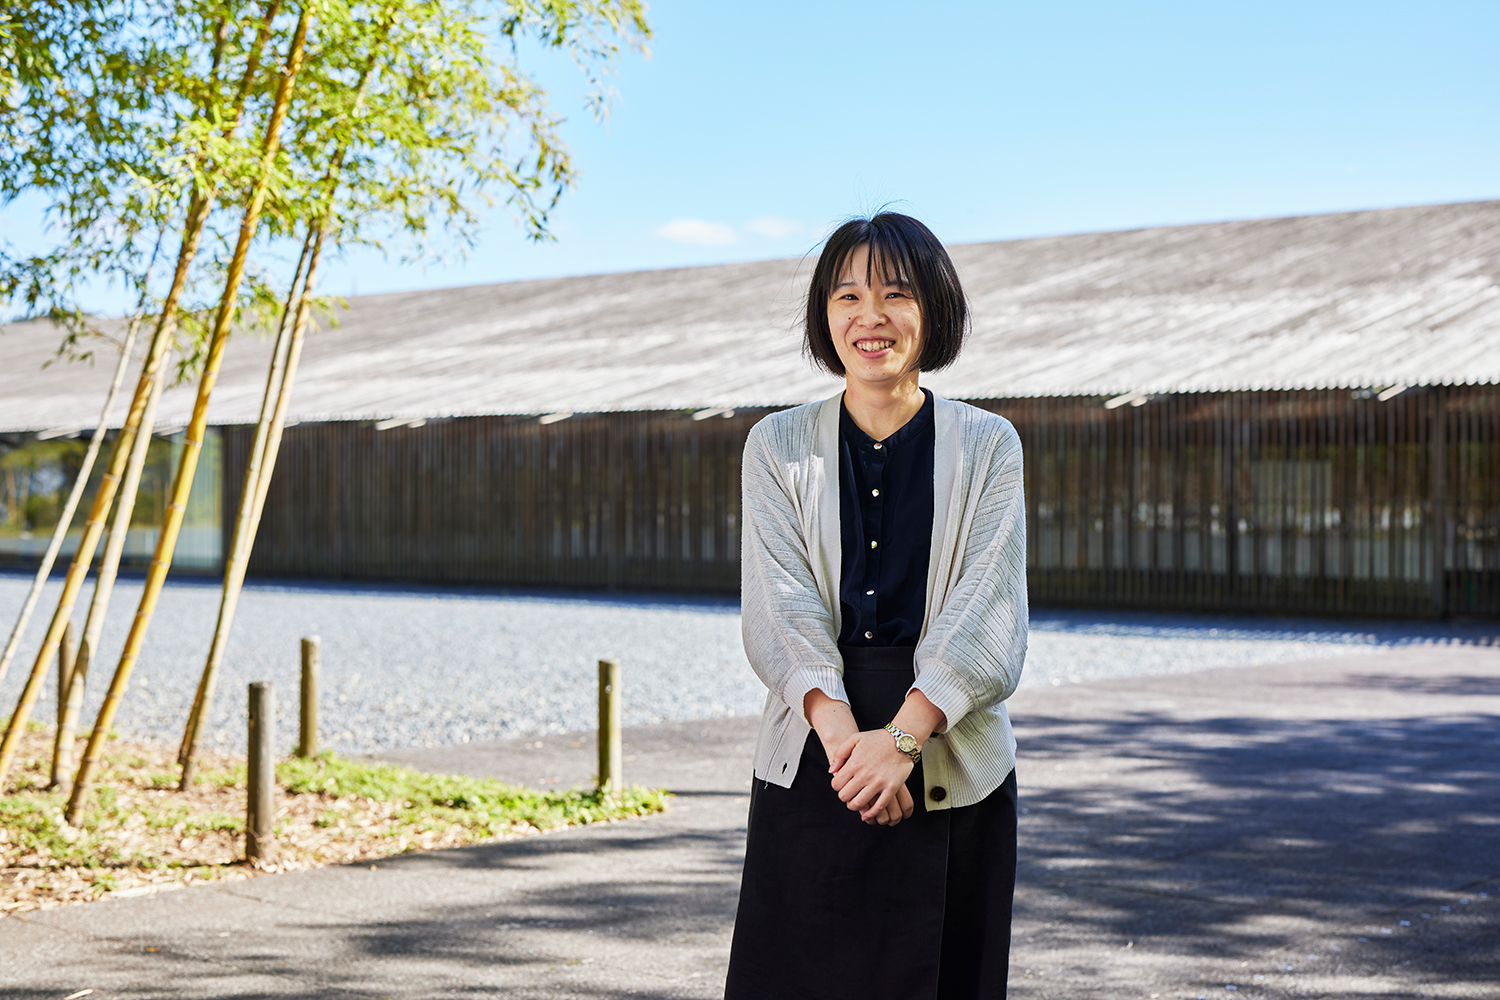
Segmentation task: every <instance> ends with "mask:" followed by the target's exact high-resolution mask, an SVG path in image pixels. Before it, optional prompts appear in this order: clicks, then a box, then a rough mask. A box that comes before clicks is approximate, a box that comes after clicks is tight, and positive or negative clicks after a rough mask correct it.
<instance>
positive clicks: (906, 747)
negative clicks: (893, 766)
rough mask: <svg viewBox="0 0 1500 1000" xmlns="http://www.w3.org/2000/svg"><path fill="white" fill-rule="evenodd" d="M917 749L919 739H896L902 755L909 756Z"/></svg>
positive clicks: (903, 737)
mask: <svg viewBox="0 0 1500 1000" xmlns="http://www.w3.org/2000/svg"><path fill="white" fill-rule="evenodd" d="M916 748H917V738H916V737H915V736H898V737H896V749H897V750H900V751H901V752H902V753H905V754H909V753H911V752H912V751H913V750H915V749H916Z"/></svg>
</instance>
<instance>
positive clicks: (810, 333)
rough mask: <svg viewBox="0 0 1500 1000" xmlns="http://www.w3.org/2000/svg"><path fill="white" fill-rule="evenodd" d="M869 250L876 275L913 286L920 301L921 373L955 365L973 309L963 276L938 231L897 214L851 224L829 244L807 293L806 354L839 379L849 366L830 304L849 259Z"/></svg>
mask: <svg viewBox="0 0 1500 1000" xmlns="http://www.w3.org/2000/svg"><path fill="white" fill-rule="evenodd" d="M864 246H867V247H869V248H870V263H869V267H870V270H871V271H873V270H874V269H875V268H877V267H878V268H880V271H881V278H882V280H884V281H886V282H888V283H890V284H905V285H907V286H908V287H910V288H911V290H912V295H913V297H914V298H915V299H916V300H917V307H918V308H919V309H920V310H921V313H922V350H921V351H920V352H919V353H918V356H917V363H916V366H915V367H916V368H917V370H918V371H924V372H935V371H940V370H941V369H943V368H946V367H948V366H949V365H951V364H953V362H954V361H956V360H958V353H959V351H961V350H963V346H964V337H965V336H967V334H968V332H969V303H968V300H967V299H965V298H964V290H963V287H962V286H961V285H960V284H959V281H958V271H957V269H955V268H954V266H953V260H952V258H950V257H949V256H948V251H947V250H945V249H943V244H942V243H940V242H938V238H937V237H936V236H934V235H933V234H932V230H930V229H928V228H927V227H926V226H924V225H922V223H920V222H918V221H917V220H916V219H913V218H912V217H911V216H909V215H900V214H898V213H896V212H881V213H879V214H878V215H874V216H871V217H870V218H868V219H866V218H856V219H850V220H849V221H848V222H846V223H844V224H843V225H841V226H839V227H838V228H837V229H835V230H834V231H833V235H832V236H829V237H828V241H827V242H826V243H824V244H823V253H822V254H821V255H820V256H819V257H818V264H817V267H815V268H813V276H812V283H811V284H810V285H808V288H807V321H806V330H805V332H806V340H805V342H804V344H803V349H804V350H805V351H806V352H807V354H808V356H809V357H810V358H812V360H813V363H814V364H817V365H818V366H819V367H822V368H826V369H827V370H828V371H830V372H832V373H833V374H835V375H843V374H844V363H843V362H842V361H840V360H839V356H838V352H837V351H835V350H834V348H833V334H832V332H831V331H830V330H829V329H828V298H829V296H830V295H832V294H833V286H834V283H835V282H837V281H838V280H839V276H840V275H841V274H843V273H844V268H845V267H847V266H848V263H849V258H850V257H852V256H854V253H855V251H856V250H858V249H859V248H860V247H864ZM867 278H868V275H867Z"/></svg>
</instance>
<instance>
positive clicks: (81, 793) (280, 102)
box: [68, 8, 309, 826]
mask: <svg viewBox="0 0 1500 1000" xmlns="http://www.w3.org/2000/svg"><path fill="white" fill-rule="evenodd" d="M308 19H309V18H308V10H307V8H303V10H302V14H301V16H300V17H299V18H298V19H297V30H296V34H295V36H294V37H293V39H292V43H291V49H290V51H289V52H288V53H287V60H286V64H285V68H284V70H283V71H282V74H281V81H280V83H279V85H278V86H277V88H276V103H275V105H274V106H273V108H272V110H271V118H270V121H269V122H267V123H266V134H265V139H264V141H263V144H262V154H261V163H260V171H259V173H258V176H257V177H256V181H255V187H254V190H253V192H252V194H251V197H250V202H249V204H248V205H247V206H246V208H245V214H244V218H243V220H242V221H241V223H240V234H239V241H238V242H237V243H236V245H235V248H234V256H233V257H232V258H231V259H230V262H229V273H228V274H227V275H226V277H225V281H224V294H223V296H222V298H221V299H220V301H219V311H218V315H217V317H216V319H215V323H214V330H213V334H212V337H211V339H210V341H209V347H208V357H207V359H206V361H205V363H204V366H203V376H202V378H201V379H200V381H199V384H198V398H197V401H196V402H195V403H194V405H193V417H192V420H191V422H190V423H189V424H188V429H187V434H186V436H185V440H184V441H183V449H182V455H181V458H180V460H179V462H178V466H177V476H176V479H175V481H174V482H173V484H172V498H171V502H170V503H169V504H168V505H167V509H166V514H165V516H164V517H163V520H162V529H161V535H160V537H159V538H158V539H157V543H156V554H155V555H154V556H153V557H152V560H151V567H150V569H149V570H148V571H147V574H146V585H145V588H144V591H143V592H142V594H141V602H140V605H139V607H138V608H137V610H136V615H135V621H134V622H132V623H131V627H130V635H129V636H128V637H127V638H126V640H125V648H124V650H123V651H122V652H121V654H120V662H119V664H118V665H117V666H116V668H115V676H114V680H113V681H112V682H111V683H110V687H109V692H108V693H107V694H106V695H105V697H104V704H103V705H102V706H101V707H100V709H99V717H98V719H97V720H96V721H95V723H94V731H93V733H92V734H91V735H90V736H89V744H88V749H87V750H86V751H85V752H84V757H83V761H82V762H81V763H80V765H79V768H78V776H77V778H76V779H75V780H74V782H73V794H72V797H71V798H70V799H69V800H68V822H69V823H72V824H73V825H75V826H76V825H77V824H78V820H79V819H80V818H81V816H82V812H83V801H84V798H85V797H86V796H87V794H88V788H89V781H90V779H91V778H92V777H93V773H94V770H95V768H96V767H97V766H98V762H99V754H100V751H101V750H102V748H103V744H104V740H105V738H106V737H107V736H108V733H109V728H110V725H111V723H112V722H113V721H114V715H115V711H116V710H117V709H118V708H119V704H120V699H121V697H123V696H124V693H125V686H126V684H128V683H129V681H130V673H131V670H132V669H133V668H134V667H135V663H136V660H137V659H138V658H139V657H140V652H141V645H142V644H143V643H144V642H145V638H146V631H147V630H148V629H149V628H150V625H151V616H152V615H153V614H154V613H155V611H156V602H157V599H158V598H159V597H160V596H161V589H162V585H163V583H165V581H166V575H167V570H168V569H169V568H170V566H171V563H172V554H173V552H174V550H175V549H176V546H177V535H178V532H179V531H180V530H181V528H182V518H183V515H184V513H185V512H186V510H187V501H188V495H189V493H190V492H191V491H192V487H193V476H194V473H195V472H196V471H197V468H198V455H199V453H200V452H201V450H202V448H203V438H204V434H205V433H206V429H207V424H208V401H209V398H210V397H211V396H212V394H213V390H214V384H215V382H217V380H218V375H219V366H220V365H221V364H222V363H223V359H224V346H225V343H226V341H227V340H228V337H229V328H230V325H231V324H232V323H233V322H234V313H235V296H236V295H237V294H238V292H239V286H240V280H241V278H242V277H243V276H244V273H245V258H246V256H247V254H248V253H249V250H250V241H251V239H252V238H253V237H254V235H255V230H256V227H257V226H258V224H259V222H260V211H261V208H262V206H263V205H264V204H265V200H266V190H267V188H268V187H269V186H270V181H271V166H272V163H273V160H274V158H275V156H276V150H277V147H278V143H279V138H280V135H281V126H282V123H283V122H284V121H285V120H286V114H287V109H288V107H289V106H290V105H291V99H292V87H293V84H294V83H295V81H296V78H297V73H298V71H299V70H300V69H301V68H302V57H303V52H304V46H305V45H306V42H307V27H308Z"/></svg>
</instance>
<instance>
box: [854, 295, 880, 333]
mask: <svg viewBox="0 0 1500 1000" xmlns="http://www.w3.org/2000/svg"><path fill="white" fill-rule="evenodd" d="M884 323H885V303H884V302H883V301H881V299H880V297H879V296H871V297H870V298H868V299H866V300H865V301H864V302H863V303H861V308H860V310H859V325H860V326H881V325H882V324H884Z"/></svg>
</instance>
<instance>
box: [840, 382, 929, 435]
mask: <svg viewBox="0 0 1500 1000" xmlns="http://www.w3.org/2000/svg"><path fill="white" fill-rule="evenodd" d="M925 400H926V397H925V396H923V395H922V389H921V387H920V386H918V385H917V373H916V372H910V373H909V374H906V375H903V376H901V378H900V379H898V380H896V381H895V382H891V383H887V384H884V385H870V384H868V383H865V382H859V381H856V380H855V379H852V378H851V379H845V380H844V409H846V410H848V411H849V417H850V419H852V420H853V421H854V425H855V426H856V427H858V428H859V429H860V430H862V431H864V432H865V433H866V434H868V435H870V437H872V438H874V439H875V440H877V441H884V440H885V439H886V438H888V437H890V436H891V435H892V434H894V433H896V432H897V431H899V430H900V429H901V428H902V427H904V426H905V425H906V422H907V421H908V420H910V419H911V418H912V417H915V416H916V415H917V411H918V410H920V409H921V408H922V403H923V402H924V401H925Z"/></svg>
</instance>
